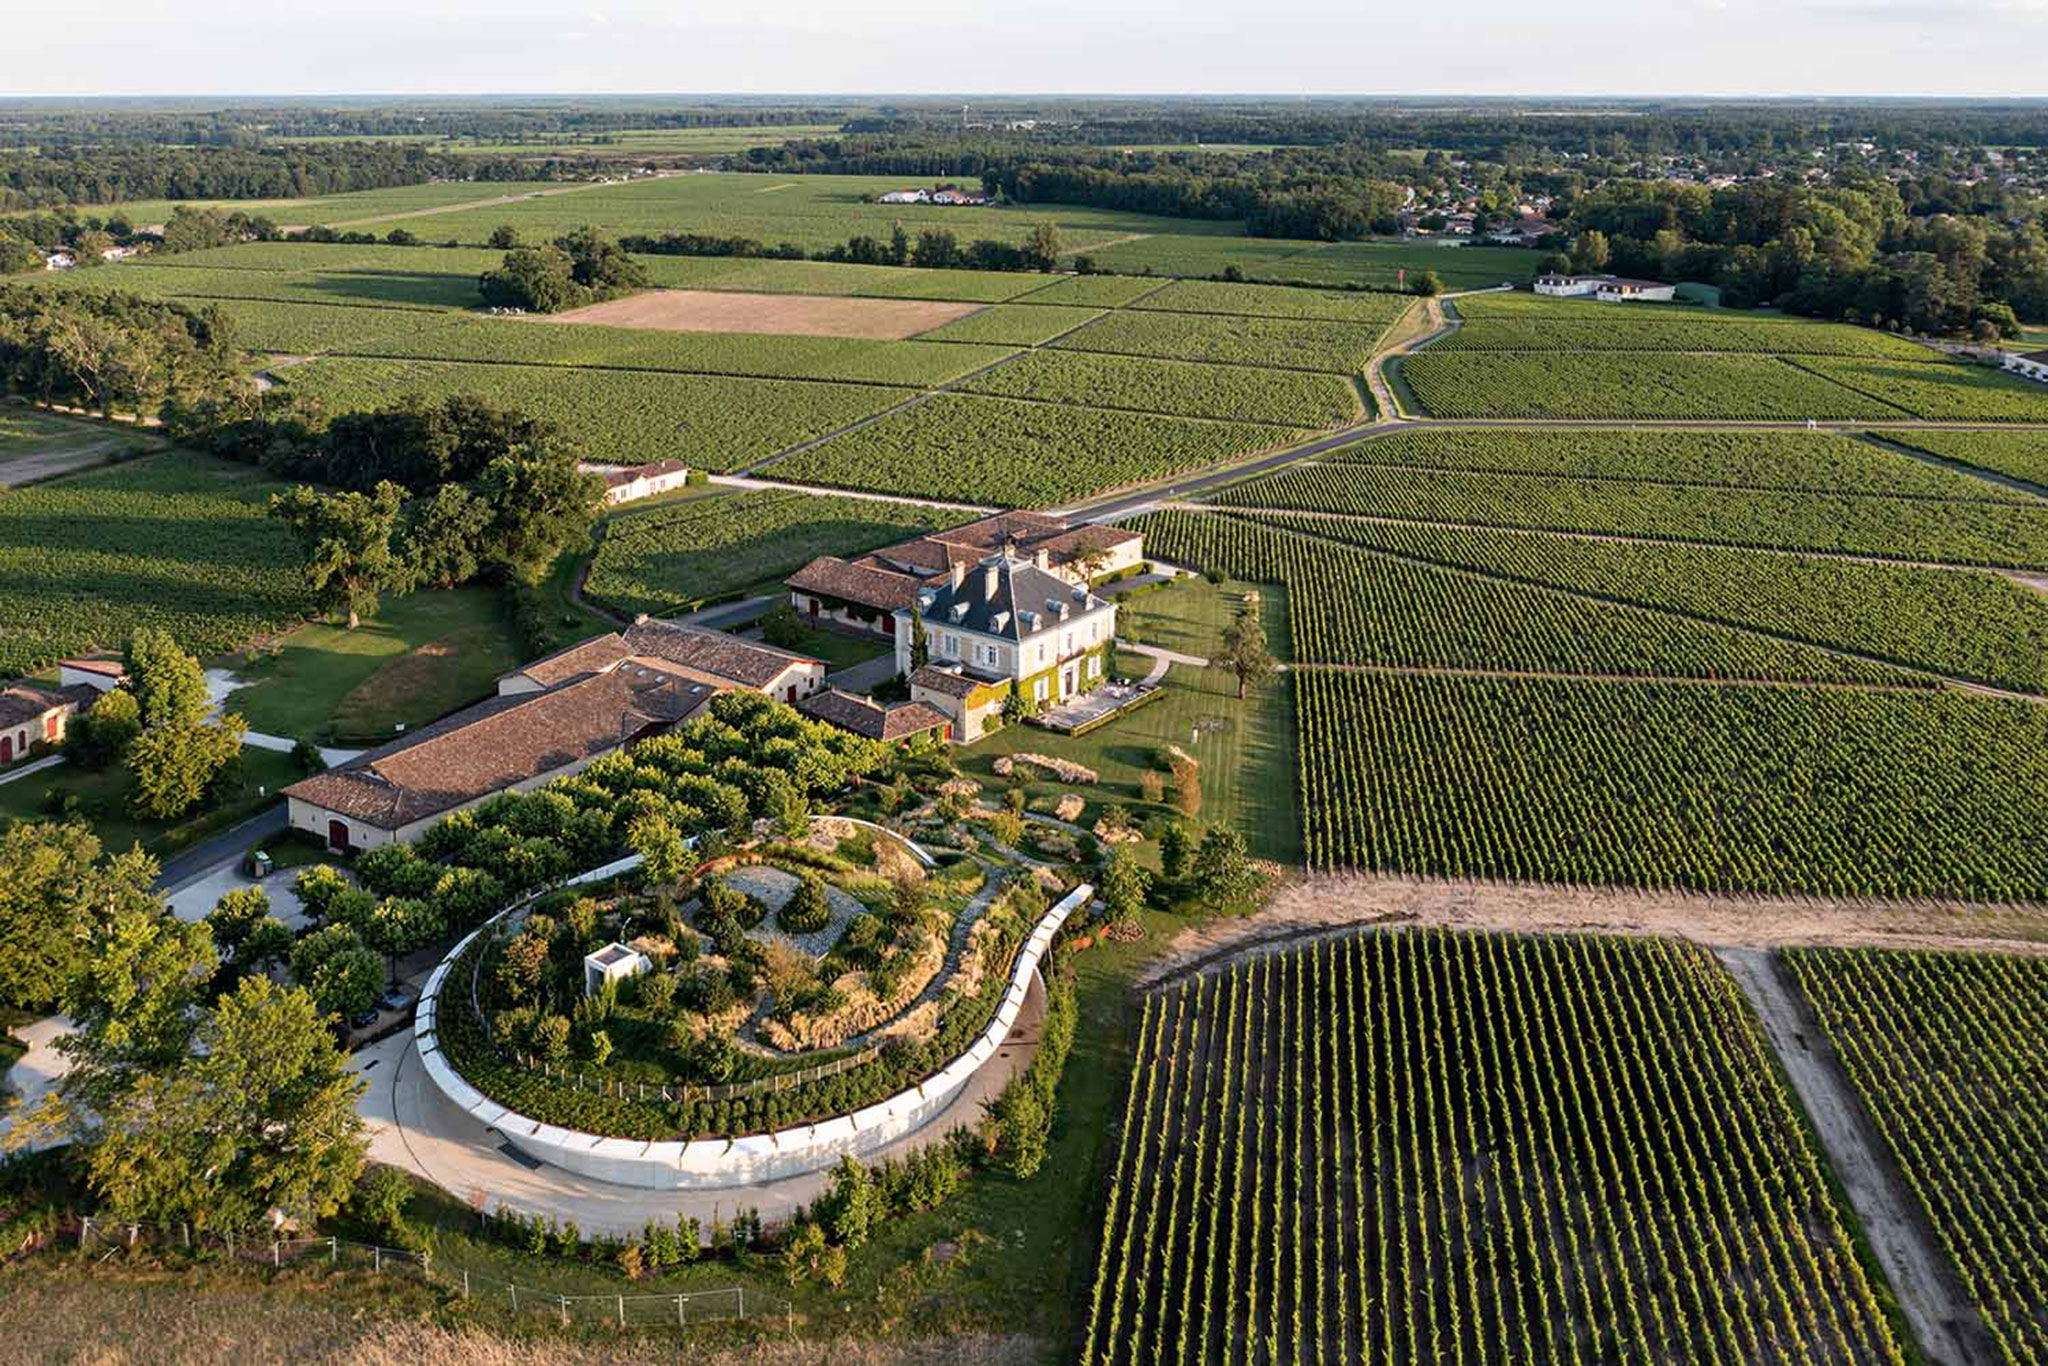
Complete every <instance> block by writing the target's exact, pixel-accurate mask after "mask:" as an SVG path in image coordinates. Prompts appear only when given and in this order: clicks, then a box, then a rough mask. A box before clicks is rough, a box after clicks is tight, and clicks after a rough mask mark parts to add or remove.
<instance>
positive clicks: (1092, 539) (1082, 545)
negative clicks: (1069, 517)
mask: <svg viewBox="0 0 2048 1366" xmlns="http://www.w3.org/2000/svg"><path fill="white" fill-rule="evenodd" d="M1142 539H1144V538H1143V537H1142V536H1141V535H1140V534H1139V533H1138V532H1135V531H1131V530H1129V529H1127V528H1125V527H1120V526H1093V525H1091V526H1077V527H1075V528H1074V529H1073V530H1072V531H1063V532H1061V533H1060V534H1059V535H1057V536H1054V537H1052V538H1050V539H1049V540H1045V541H1041V542H1039V543H1038V544H1037V545H1035V546H1033V547H1031V548H1032V549H1033V550H1046V551H1050V552H1051V553H1052V562H1053V563H1054V564H1064V563H1066V562H1067V561H1068V560H1071V559H1073V558H1074V556H1075V555H1076V554H1078V553H1080V552H1081V551H1083V550H1113V549H1115V548H1116V547H1117V546H1121V545H1129V544H1130V543H1131V542H1132V541H1137V540H1142Z"/></svg>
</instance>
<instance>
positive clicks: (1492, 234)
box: [1486, 214, 1561, 247]
mask: <svg viewBox="0 0 2048 1366" xmlns="http://www.w3.org/2000/svg"><path fill="white" fill-rule="evenodd" d="M1559 231H1561V229H1560V228H1559V227H1558V226H1557V224H1555V223H1553V222H1551V221H1550V220H1549V219H1547V218H1544V217H1541V216H1539V215H1535V214H1525V215H1523V216H1522V217H1520V218H1517V219H1516V220H1515V221H1514V222H1512V223H1496V224H1495V225H1494V226H1492V227H1490V228H1488V229H1487V230H1486V240H1487V241H1489V242H1499V243H1502V244H1504V245H1507V246H1521V247H1526V246H1530V245H1533V244H1534V243H1536V242H1539V241H1541V240H1542V239H1543V238H1545V237H1548V236H1550V235H1551V234H1552V233H1554V232H1559Z"/></svg>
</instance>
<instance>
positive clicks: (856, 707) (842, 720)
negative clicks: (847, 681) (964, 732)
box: [797, 688, 949, 740]
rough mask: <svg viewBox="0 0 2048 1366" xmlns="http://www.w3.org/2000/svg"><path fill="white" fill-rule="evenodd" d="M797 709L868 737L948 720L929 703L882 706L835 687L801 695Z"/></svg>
mask: <svg viewBox="0 0 2048 1366" xmlns="http://www.w3.org/2000/svg"><path fill="white" fill-rule="evenodd" d="M797 710H798V711H801V712H805V713H807V714H809V715H811V716H815V717H817V718H818V719H819V720H820V721H829V722H830V723H831V724H833V725H835V726H837V727H839V728H840V729H841V730H850V731H852V732H853V733H854V734H855V735H862V736H866V737H867V738H868V739H870V740H901V739H905V738H906V737H908V736H912V735H922V734H924V733H925V732H926V731H929V730H937V729H939V728H940V727H941V726H944V725H947V724H948V723H949V722H948V718H947V717H946V715H945V713H944V712H941V711H940V710H938V708H936V707H933V706H931V705H930V704H929V703H925V702H898V703H896V704H895V705H894V706H888V707H885V706H883V705H882V704H881V703H879V702H875V701H871V700H870V699H868V698H865V697H856V696H854V695H853V694H852V693H850V692H843V691H841V690H840V689H838V688H828V689H826V690H825V691H824V692H821V693H819V694H817V695H816V696H814V697H807V698H805V699H804V700H803V701H801V702H799V703H797Z"/></svg>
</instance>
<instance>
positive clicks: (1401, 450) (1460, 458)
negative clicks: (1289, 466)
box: [1319, 428, 2036, 503]
mask: <svg viewBox="0 0 2048 1366" xmlns="http://www.w3.org/2000/svg"><path fill="white" fill-rule="evenodd" d="M1994 435H1996V434H1994ZM1319 458H1320V459H1323V460H1330V461H1353V462H1356V463H1359V464H1366V465H1412V466H1415V467H1417V468H1420V469H1446V470H1478V471H1486V472H1492V473H1500V474H1551V475H1564V476H1570V477H1572V478H1575V479H1622V480H1634V479H1641V480H1649V481H1652V482H1658V483H1669V484H1702V485H1711V486H1716V487H1721V488H1751V489H1805V490H1808V491H1811V492H1816V493H1883V494H1896V495H1898V496H1900V497H1915V498H1946V499H1955V500H1963V501H1972V500H1992V501H2000V502H2016V503H2029V502H2035V501H2036V500H2035V499H2034V498H2033V497H2032V495H2029V494H2027V493H2024V492H2020V491H2018V490H2014V489H2009V488H2005V487H2003V486H2001V485H1998V484H1994V483H1991V482H1989V481H1987V480H1983V479H1978V478H1975V477H1973V476H1971V475H1967V474H1962V473H1956V472H1951V471H1949V470H1943V469H1936V468H1933V467H1932V466H1930V465H1928V464H1926V463H1923V462H1921V461H1918V460H1915V459H1913V458H1912V457H1911V456H1906V455H1901V454H1899V453H1898V452H1897V451H1891V450H1886V449H1885V448H1884V447H1882V446H1879V445H1876V444H1875V443H1873V442H1869V441H1859V440H1857V439H1856V438H1854V437H1850V436H1837V435H1834V434H1831V433H1816V432H1782V431H1780V432H1685V431H1673V432H1666V431H1659V432H1625V431H1572V432H1558V431H1544V430H1541V429H1538V428H1531V429H1527V430H1522V431H1515V430H1512V429H1477V430H1473V429H1455V428H1453V429H1443V428H1439V429H1436V430H1431V429H1429V428H1419V429H1410V430H1407V431H1401V432H1397V433H1395V434H1394V435H1392V436H1386V437H1380V438H1378V439H1376V440H1371V441H1361V442H1359V443H1357V444H1356V445H1352V446H1341V447H1339V448H1338V449H1336V450H1334V451H1329V452H1327V453H1325V454H1324V455H1322V456H1321V457H1319Z"/></svg>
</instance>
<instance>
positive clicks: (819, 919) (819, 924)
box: [775, 873, 832, 934]
mask: <svg viewBox="0 0 2048 1366" xmlns="http://www.w3.org/2000/svg"><path fill="white" fill-rule="evenodd" d="M831 921H832V903H831V900H830V899H829V898H828V897H827V896H826V893H825V880H824V879H823V878H821V877H819V876H818V875H817V874H816V873H807V874H805V875H804V877H803V880H802V881H800V882H799V883H797V888H796V895H794V896H792V897H791V898H790V899H789V902H788V904H787V905H785V906H784V907H783V908H782V909H781V911H779V912H777V914H776V917H775V922H776V924H778V925H780V926H781V927H782V928H783V929H784V930H786V931H788V932H789V933H790V934H815V933H817V932H818V931H819V930H822V929H824V928H825V926H826V925H828V924H830V923H831Z"/></svg>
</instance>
